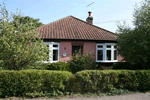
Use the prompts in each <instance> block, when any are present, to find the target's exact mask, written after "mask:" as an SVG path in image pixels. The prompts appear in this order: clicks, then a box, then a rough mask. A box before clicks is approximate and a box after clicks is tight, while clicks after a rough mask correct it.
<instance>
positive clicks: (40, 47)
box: [0, 3, 47, 70]
mask: <svg viewBox="0 0 150 100" xmlns="http://www.w3.org/2000/svg"><path fill="white" fill-rule="evenodd" d="M16 16H17V17H16ZM24 18H26V17H23V16H22V15H21V13H20V12H17V13H16V14H12V13H9V12H8V11H7V9H6V5H5V3H4V4H2V5H1V6H0V28H1V31H0V60H1V64H0V67H3V68H4V69H10V70H21V69H26V68H28V66H30V65H33V64H37V63H40V62H42V61H43V60H46V58H47V57H46V56H47V53H46V52H47V47H46V46H45V45H44V44H43V43H42V42H43V41H42V40H41V38H40V37H39V34H38V32H37V29H36V28H37V26H36V24H32V21H28V22H27V23H26V19H24ZM20 20H21V22H20ZM22 22H25V23H22ZM31 27H32V28H31ZM31 29H32V30H31Z"/></svg>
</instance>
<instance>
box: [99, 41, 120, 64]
mask: <svg viewBox="0 0 150 100" xmlns="http://www.w3.org/2000/svg"><path fill="white" fill-rule="evenodd" d="M107 45H111V48H107ZM98 46H103V48H98ZM114 46H116V44H115V43H97V44H96V62H118V53H117V60H114V51H115V50H117V49H116V48H114ZM98 50H103V60H98V59H97V57H98V54H97V53H98ZM107 50H111V60H106V57H107Z"/></svg>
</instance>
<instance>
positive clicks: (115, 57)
mask: <svg viewBox="0 0 150 100" xmlns="http://www.w3.org/2000/svg"><path fill="white" fill-rule="evenodd" d="M114 60H117V50H114Z"/></svg>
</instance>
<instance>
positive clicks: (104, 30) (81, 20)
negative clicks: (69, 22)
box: [70, 15, 115, 35]
mask: <svg viewBox="0 0 150 100" xmlns="http://www.w3.org/2000/svg"><path fill="white" fill-rule="evenodd" d="M70 17H73V18H75V19H77V20H80V21H82V22H84V23H86V24H89V23H87V22H86V21H83V20H81V19H79V18H77V17H74V16H72V15H70ZM89 25H91V26H94V27H96V28H100V29H102V30H104V31H107V32H110V33H112V34H114V35H115V33H113V32H111V31H108V30H106V29H104V28H101V27H98V26H96V25H93V24H89Z"/></svg>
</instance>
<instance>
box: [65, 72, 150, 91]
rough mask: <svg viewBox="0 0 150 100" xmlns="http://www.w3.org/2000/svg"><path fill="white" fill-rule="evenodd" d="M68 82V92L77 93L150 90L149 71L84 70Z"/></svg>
mask: <svg viewBox="0 0 150 100" xmlns="http://www.w3.org/2000/svg"><path fill="white" fill-rule="evenodd" d="M69 81H70V83H69V84H68V87H70V86H72V88H71V89H70V90H69V91H71V92H78V93H87V92H97V91H101V92H108V91H111V90H113V89H114V88H122V89H128V90H132V91H137V90H139V91H146V90H150V70H146V71H140V70H138V71H132V70H104V71H98V70H86V71H81V72H77V73H76V74H75V75H74V76H73V77H72V78H71V79H70V80H69ZM68 89H69V88H68Z"/></svg>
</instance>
